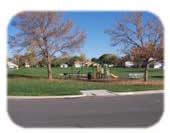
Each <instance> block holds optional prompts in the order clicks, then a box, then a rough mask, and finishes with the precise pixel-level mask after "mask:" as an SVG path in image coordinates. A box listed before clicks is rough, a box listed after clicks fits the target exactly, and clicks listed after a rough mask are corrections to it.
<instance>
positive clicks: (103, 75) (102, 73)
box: [94, 65, 118, 80]
mask: <svg viewBox="0 0 170 133" xmlns="http://www.w3.org/2000/svg"><path fill="white" fill-rule="evenodd" d="M117 78H118V76H116V75H114V74H113V73H110V70H109V68H108V67H106V66H104V67H102V66H101V65H98V66H97V68H96V73H94V79H109V80H110V79H117Z"/></svg>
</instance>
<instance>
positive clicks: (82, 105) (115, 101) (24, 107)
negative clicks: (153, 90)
mask: <svg viewBox="0 0 170 133" xmlns="http://www.w3.org/2000/svg"><path fill="white" fill-rule="evenodd" d="M8 112H9V115H10V117H11V119H12V120H13V121H14V122H15V123H16V124H18V125H20V126H23V127H147V126H151V125H152V124H154V123H156V122H157V121H158V120H159V119H160V117H161V115H162V113H163V94H147V95H129V96H91V97H82V98H72V99H69V98H68V99H41V100H40V99H34V100H33V99H32V100H31V99H29V100H28V99H27V100H26V99H25V100H24V99H8Z"/></svg>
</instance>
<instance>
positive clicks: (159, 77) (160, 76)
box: [151, 75, 164, 79]
mask: <svg viewBox="0 0 170 133" xmlns="http://www.w3.org/2000/svg"><path fill="white" fill-rule="evenodd" d="M151 78H155V79H163V78H164V76H162V75H159V76H151Z"/></svg>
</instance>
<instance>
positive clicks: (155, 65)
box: [153, 62, 163, 69]
mask: <svg viewBox="0 0 170 133" xmlns="http://www.w3.org/2000/svg"><path fill="white" fill-rule="evenodd" d="M153 68H154V69H160V68H163V64H162V63H161V62H155V63H154V66H153Z"/></svg>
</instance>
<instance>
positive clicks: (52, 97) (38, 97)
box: [7, 94, 86, 99]
mask: <svg viewBox="0 0 170 133" xmlns="http://www.w3.org/2000/svg"><path fill="white" fill-rule="evenodd" d="M85 96H86V95H83V94H82V95H65V96H7V97H8V99H60V98H80V97H85Z"/></svg>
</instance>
